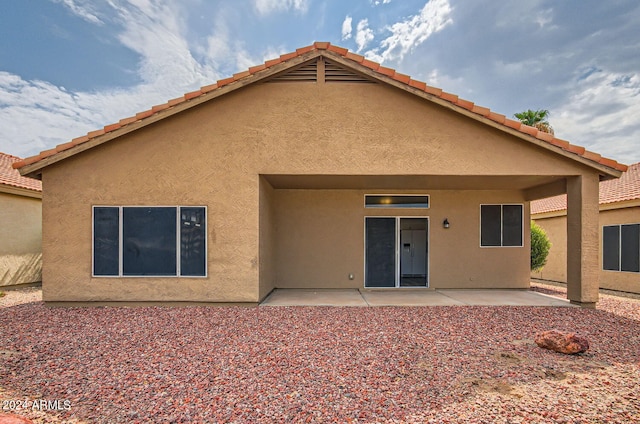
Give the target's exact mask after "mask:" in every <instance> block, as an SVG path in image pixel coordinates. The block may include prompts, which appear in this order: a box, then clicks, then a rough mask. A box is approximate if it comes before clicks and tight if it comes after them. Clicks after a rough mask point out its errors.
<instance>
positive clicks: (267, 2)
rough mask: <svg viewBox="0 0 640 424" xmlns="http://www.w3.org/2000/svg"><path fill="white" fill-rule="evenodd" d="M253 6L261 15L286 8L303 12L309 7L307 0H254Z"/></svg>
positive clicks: (285, 9) (282, 10)
mask: <svg viewBox="0 0 640 424" xmlns="http://www.w3.org/2000/svg"><path fill="white" fill-rule="evenodd" d="M255 7H256V10H257V11H258V13H259V14H261V15H268V14H270V13H273V12H284V11H287V10H294V11H297V12H301V13H305V12H306V11H307V9H308V8H309V0H255Z"/></svg>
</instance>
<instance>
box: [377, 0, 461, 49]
mask: <svg viewBox="0 0 640 424" xmlns="http://www.w3.org/2000/svg"><path fill="white" fill-rule="evenodd" d="M451 11H452V9H451V5H450V4H449V1H448V0H430V1H428V2H427V3H426V4H425V5H424V7H423V8H422V10H420V13H419V14H417V15H414V16H411V17H410V18H408V19H406V20H404V21H401V22H397V23H395V24H393V25H391V26H390V27H388V28H387V30H388V31H390V32H391V35H390V36H389V37H387V38H385V39H384V40H382V42H381V43H380V47H378V48H375V49H372V50H370V51H368V52H367V53H366V56H367V57H370V58H372V59H373V60H376V61H378V62H384V61H385V60H396V59H398V60H401V59H402V58H403V57H404V56H405V55H406V54H407V53H409V52H411V50H412V49H413V48H414V47H416V46H418V45H420V44H422V43H423V42H424V41H425V40H426V39H427V38H429V37H430V36H431V35H433V34H434V33H436V32H438V31H441V30H442V29H443V28H445V27H446V26H447V25H449V24H451V23H452V22H453V20H452V19H451Z"/></svg>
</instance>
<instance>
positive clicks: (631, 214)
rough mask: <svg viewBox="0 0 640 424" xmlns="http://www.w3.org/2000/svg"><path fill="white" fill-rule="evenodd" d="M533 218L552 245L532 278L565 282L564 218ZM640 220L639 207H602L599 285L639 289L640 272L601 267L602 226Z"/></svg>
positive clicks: (633, 290) (606, 287)
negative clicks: (608, 269)
mask: <svg viewBox="0 0 640 424" xmlns="http://www.w3.org/2000/svg"><path fill="white" fill-rule="evenodd" d="M535 222H536V223H537V224H538V225H540V226H541V227H542V228H543V229H544V230H545V231H546V232H547V236H548V237H549V240H550V241H551V244H552V246H551V249H550V251H549V258H548V260H547V264H546V265H545V267H544V268H543V269H542V271H541V272H537V273H532V274H531V276H532V277H533V278H541V279H544V280H550V281H559V282H562V283H566V282H567V244H566V237H567V227H566V223H567V218H566V216H556V217H551V218H542V219H536V220H535ZM637 223H640V207H632V208H623V209H611V210H601V211H600V214H599V226H598V231H599V241H600V246H599V249H598V258H599V259H598V264H599V271H598V273H599V279H600V287H601V288H604V289H610V290H620V291H625V292H629V293H640V273H637V272H618V271H605V270H603V269H602V227H603V226H605V225H616V224H637Z"/></svg>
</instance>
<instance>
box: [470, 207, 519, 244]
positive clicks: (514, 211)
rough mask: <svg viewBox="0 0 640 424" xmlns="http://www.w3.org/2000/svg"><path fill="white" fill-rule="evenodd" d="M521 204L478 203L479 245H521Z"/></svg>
mask: <svg viewBox="0 0 640 424" xmlns="http://www.w3.org/2000/svg"><path fill="white" fill-rule="evenodd" d="M522 222H523V206H522V205H480V246H483V247H500V246H502V247H507V246H510V247H513V246H515V247H522V246H523V234H524V232H523V225H522Z"/></svg>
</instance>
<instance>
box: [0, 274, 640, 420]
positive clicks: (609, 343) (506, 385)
mask: <svg viewBox="0 0 640 424" xmlns="http://www.w3.org/2000/svg"><path fill="white" fill-rule="evenodd" d="M533 289H534V290H536V291H542V292H545V293H547V294H552V295H559V296H563V293H562V289H559V288H557V287H550V286H543V285H534V287H533ZM599 306H600V309H598V310H587V309H579V308H553V307H469V306H463V307H457V306H446V307H419V308H417V307H403V308H348V307H347V308H330V307H270V308H240V307H229V308H206V307H189V308H161V307H149V308H91V309H86V308H67V309H59V308H47V307H45V306H44V305H43V304H42V303H41V302H35V303H29V304H22V305H17V306H10V307H4V308H0V332H1V334H2V337H1V338H0V399H1V400H7V399H12V398H15V397H18V398H19V399H29V400H39V399H46V400H56V399H57V400H67V401H69V403H70V409H68V410H61V411H57V412H53V411H49V412H47V413H46V414H44V413H43V412H41V411H33V410H30V409H27V410H21V411H15V412H18V413H20V414H21V415H24V416H27V417H30V418H32V419H33V420H34V422H54V421H56V420H57V422H91V423H94V422H95V423H136V422H140V423H146V422H175V423H183V422H237V423H245V422H247V423H249V422H251V423H254V422H286V423H289V422H322V423H325V422H341V423H342V422H391V423H401V422H433V423H446V422H469V423H524V422H527V423H547V422H558V423H630V422H640V399H639V393H640V332H639V331H638V329H639V324H640V301H639V300H635V299H624V298H615V297H611V296H603V297H602V300H601V302H600V304H599ZM551 328H557V329H559V330H562V331H575V332H577V333H578V334H580V335H582V336H585V337H587V338H588V339H589V341H590V343H591V348H590V350H589V351H588V352H587V353H585V354H582V355H575V356H566V355H562V354H558V353H554V352H551V351H547V350H543V349H540V348H538V347H537V346H536V345H535V344H534V343H533V341H532V340H533V338H534V335H535V333H536V332H538V331H543V330H547V329H551ZM3 390H4V392H3ZM2 412H6V411H0V413H2Z"/></svg>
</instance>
